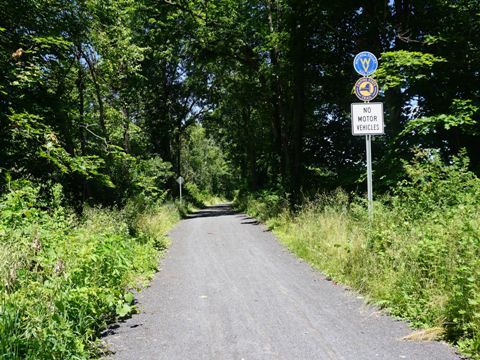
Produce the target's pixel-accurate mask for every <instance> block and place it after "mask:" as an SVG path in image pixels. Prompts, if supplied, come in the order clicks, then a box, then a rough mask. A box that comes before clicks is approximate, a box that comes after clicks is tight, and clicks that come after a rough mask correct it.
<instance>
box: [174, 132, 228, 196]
mask: <svg viewBox="0 0 480 360" xmlns="http://www.w3.org/2000/svg"><path fill="white" fill-rule="evenodd" d="M181 159H182V164H181V166H182V171H181V174H182V176H183V177H184V178H185V182H186V184H187V185H188V186H189V188H188V190H189V192H190V193H191V195H192V196H193V197H197V199H196V200H199V201H200V202H202V200H206V197H207V194H219V195H224V194H227V192H228V191H229V190H231V189H230V185H231V178H232V174H231V171H230V168H229V164H228V162H227V160H226V159H225V153H224V152H223V151H222V149H221V148H220V147H219V146H218V145H217V144H216V143H215V141H214V140H213V139H212V138H210V137H208V136H207V134H206V131H205V129H204V128H203V127H202V126H200V125H192V126H190V127H189V128H188V129H187V131H186V136H185V138H184V141H183V147H182V154H181ZM202 198H204V199H202Z"/></svg>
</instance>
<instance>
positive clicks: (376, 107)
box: [352, 103, 384, 135]
mask: <svg viewBox="0 0 480 360" xmlns="http://www.w3.org/2000/svg"><path fill="white" fill-rule="evenodd" d="M383 128H384V125H383V103H353V104H352V134H353V135H382V134H384V129H383Z"/></svg>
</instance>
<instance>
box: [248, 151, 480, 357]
mask: <svg viewBox="0 0 480 360" xmlns="http://www.w3.org/2000/svg"><path fill="white" fill-rule="evenodd" d="M467 166H468V163H467V162H466V161H465V159H456V160H455V162H454V163H453V164H450V165H444V164H442V162H441V161H440V159H439V157H438V156H436V155H435V154H431V153H429V154H421V156H419V157H418V158H417V160H416V161H415V162H414V163H413V164H410V165H406V171H407V175H408V179H407V180H405V181H404V182H402V183H400V184H398V187H397V188H396V189H395V190H394V191H393V193H392V194H391V195H388V196H387V195H386V196H383V197H382V198H380V199H378V200H377V201H376V202H375V204H374V209H375V211H374V218H373V220H372V221H371V222H369V220H368V214H367V212H366V209H365V208H366V206H365V203H364V201H363V200H362V199H358V198H356V199H354V200H353V201H349V199H348V198H349V197H348V196H347V194H345V193H344V192H342V191H341V190H339V191H337V192H336V193H334V194H329V195H320V196H317V197H316V198H315V199H312V200H310V201H307V202H305V204H304V205H303V206H302V208H301V210H300V211H298V212H295V213H292V212H290V211H289V210H287V209H286V208H285V207H283V206H280V207H279V209H281V210H278V209H277V211H276V213H275V214H272V213H271V209H272V208H274V206H272V205H270V206H265V203H267V204H268V203H269V202H272V196H271V195H270V197H267V198H265V196H263V197H262V196H260V197H256V198H254V197H250V198H248V199H244V201H243V205H244V208H246V209H247V211H249V212H250V213H251V214H254V215H257V216H259V217H261V218H262V217H263V218H264V219H265V218H267V219H268V220H267V223H268V224H269V225H270V226H271V227H273V228H274V231H275V233H276V234H277V235H278V237H279V238H280V239H281V241H282V242H283V243H284V244H286V246H288V247H289V248H290V249H291V250H292V251H293V252H294V253H295V254H297V255H298V256H300V257H302V258H304V259H305V260H307V261H308V262H310V263H311V264H312V265H313V266H314V267H316V268H318V269H320V270H321V271H323V272H324V273H325V274H326V275H327V276H329V277H331V278H333V279H335V280H336V281H338V282H341V283H344V284H346V285H348V286H351V287H352V288H355V289H357V290H359V291H360V292H362V293H363V294H365V295H366V296H367V297H368V298H369V299H370V301H372V302H375V303H377V304H378V305H380V306H382V307H385V308H388V310H389V311H390V312H391V313H392V314H393V315H396V316H399V317H402V318H405V319H408V320H410V321H411V322H412V323H413V325H415V326H418V327H423V328H435V329H439V331H436V333H439V332H440V333H442V334H443V337H444V338H445V339H447V340H449V341H451V342H452V343H454V344H456V345H458V346H459V348H460V350H461V351H462V352H463V353H465V354H466V355H468V356H471V357H473V358H475V359H480V256H479V255H480V180H479V179H478V178H477V177H475V175H474V174H472V173H471V172H469V171H468V170H467ZM282 201H283V200H281V197H278V198H277V201H275V202H276V203H277V204H278V203H279V202H282ZM262 209H266V210H267V211H268V214H267V216H265V212H263V210H262Z"/></svg>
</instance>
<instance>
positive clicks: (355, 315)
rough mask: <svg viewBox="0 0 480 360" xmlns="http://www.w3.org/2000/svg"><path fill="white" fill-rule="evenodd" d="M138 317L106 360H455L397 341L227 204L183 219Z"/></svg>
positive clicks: (395, 326)
mask: <svg viewBox="0 0 480 360" xmlns="http://www.w3.org/2000/svg"><path fill="white" fill-rule="evenodd" d="M171 238H172V242H173V243H172V247H171V249H170V250H169V252H168V254H167V256H166V258H165V259H164V260H163V261H162V263H161V268H162V269H161V271H160V272H159V273H158V274H157V276H156V278H155V280H154V281H153V283H152V286H151V287H150V288H148V289H146V290H145V291H143V292H142V293H141V294H140V298H139V303H140V308H141V310H142V311H141V313H140V314H138V315H134V316H133V318H131V319H129V320H128V321H126V322H125V323H123V324H121V325H120V327H118V328H117V329H115V330H114V333H113V334H112V335H109V336H108V337H106V339H105V340H106V342H107V343H108V344H109V346H110V349H111V350H112V351H114V352H115V353H114V355H112V356H111V358H114V359H134V360H140V359H165V360H176V359H178V360H200V359H206V360H207V359H208V360H214V359H218V360H229V359H232V360H241V359H244V360H257V359H258V360H263V359H285V360H297V359H322V360H323V359H325V360H327V359H351V360H363V359H364V360H372V359H382V360H386V359H415V360H419V359H425V360H444V359H445V360H447V359H449V360H453V359H460V357H458V356H457V355H455V353H454V351H453V350H452V349H451V348H450V347H448V346H447V345H446V344H443V343H436V342H430V343H416V342H406V341H402V340H401V338H402V337H403V336H405V335H407V334H409V333H410V332H411V330H410V329H409V328H408V327H407V325H406V324H404V323H402V322H399V321H395V320H393V319H391V318H389V317H387V316H383V315H381V314H380V313H379V312H378V311H377V310H376V309H374V308H372V307H369V306H366V305H364V303H363V301H362V300H361V299H359V298H358V296H357V295H356V294H355V293H353V292H350V291H346V290H344V289H343V288H342V287H341V286H336V285H334V284H332V283H331V282H329V281H327V280H326V279H325V278H324V276H322V275H321V274H320V273H318V272H315V271H313V270H312V269H311V268H310V267H309V266H308V265H307V264H305V263H304V262H302V261H299V260H298V259H296V258H295V257H294V256H293V255H291V254H290V253H288V251H287V250H285V249H284V248H283V247H282V246H281V245H279V244H278V242H277V241H276V240H275V238H274V236H273V235H272V234H271V233H270V232H268V231H266V229H265V227H264V226H262V225H259V224H258V223H256V222H255V221H254V220H253V219H251V218H248V217H246V216H244V215H239V214H233V213H231V212H230V208H229V207H227V206H217V207H211V208H208V209H206V210H203V211H201V212H199V213H197V214H195V215H193V216H192V217H191V218H190V219H187V220H184V221H182V222H181V223H180V224H179V225H178V226H177V227H176V228H175V229H174V230H173V231H172V232H171Z"/></svg>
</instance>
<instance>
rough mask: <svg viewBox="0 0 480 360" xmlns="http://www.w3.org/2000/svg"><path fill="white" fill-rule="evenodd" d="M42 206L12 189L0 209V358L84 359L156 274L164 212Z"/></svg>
mask: <svg viewBox="0 0 480 360" xmlns="http://www.w3.org/2000/svg"><path fill="white" fill-rule="evenodd" d="M50 197H51V198H50V199H49V200H48V201H47V200H45V198H44V197H42V196H40V195H39V187H36V186H33V185H31V184H29V183H23V184H17V185H15V186H14V188H13V189H12V191H10V192H9V193H7V194H6V195H5V196H4V197H3V198H2V199H1V203H0V278H1V279H2V282H1V283H0V354H1V355H0V358H2V359H87V358H92V357H95V356H98V355H99V354H100V353H101V351H102V348H101V346H100V343H99V342H98V340H97V339H98V336H99V334H100V332H101V331H102V330H103V329H105V328H106V326H107V324H108V323H109V322H111V321H113V320H114V319H115V318H117V317H122V316H125V315H127V314H128V313H130V312H132V311H133V310H134V307H133V305H132V302H133V299H134V297H133V294H132V292H131V290H132V289H134V288H136V287H138V286H141V285H142V284H145V283H146V281H148V279H149V278H151V276H152V275H153V273H154V272H155V269H156V267H157V261H158V256H159V250H161V249H163V248H165V246H166V237H165V233H166V231H167V229H168V228H169V227H170V226H171V225H172V224H173V223H174V222H176V221H177V220H178V218H179V215H178V211H176V208H174V207H168V206H159V205H156V206H150V207H146V206H142V208H140V207H139V206H137V205H135V204H134V203H131V204H130V205H129V206H127V207H126V208H125V209H123V210H112V209H110V210H108V209H93V208H90V209H86V210H85V213H84V215H83V216H82V217H81V218H78V217H76V216H75V215H74V214H73V213H72V212H70V211H69V210H68V209H66V208H64V207H62V206H61V203H62V201H61V188H59V187H56V186H54V187H53V191H52V193H51V194H50Z"/></svg>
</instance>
